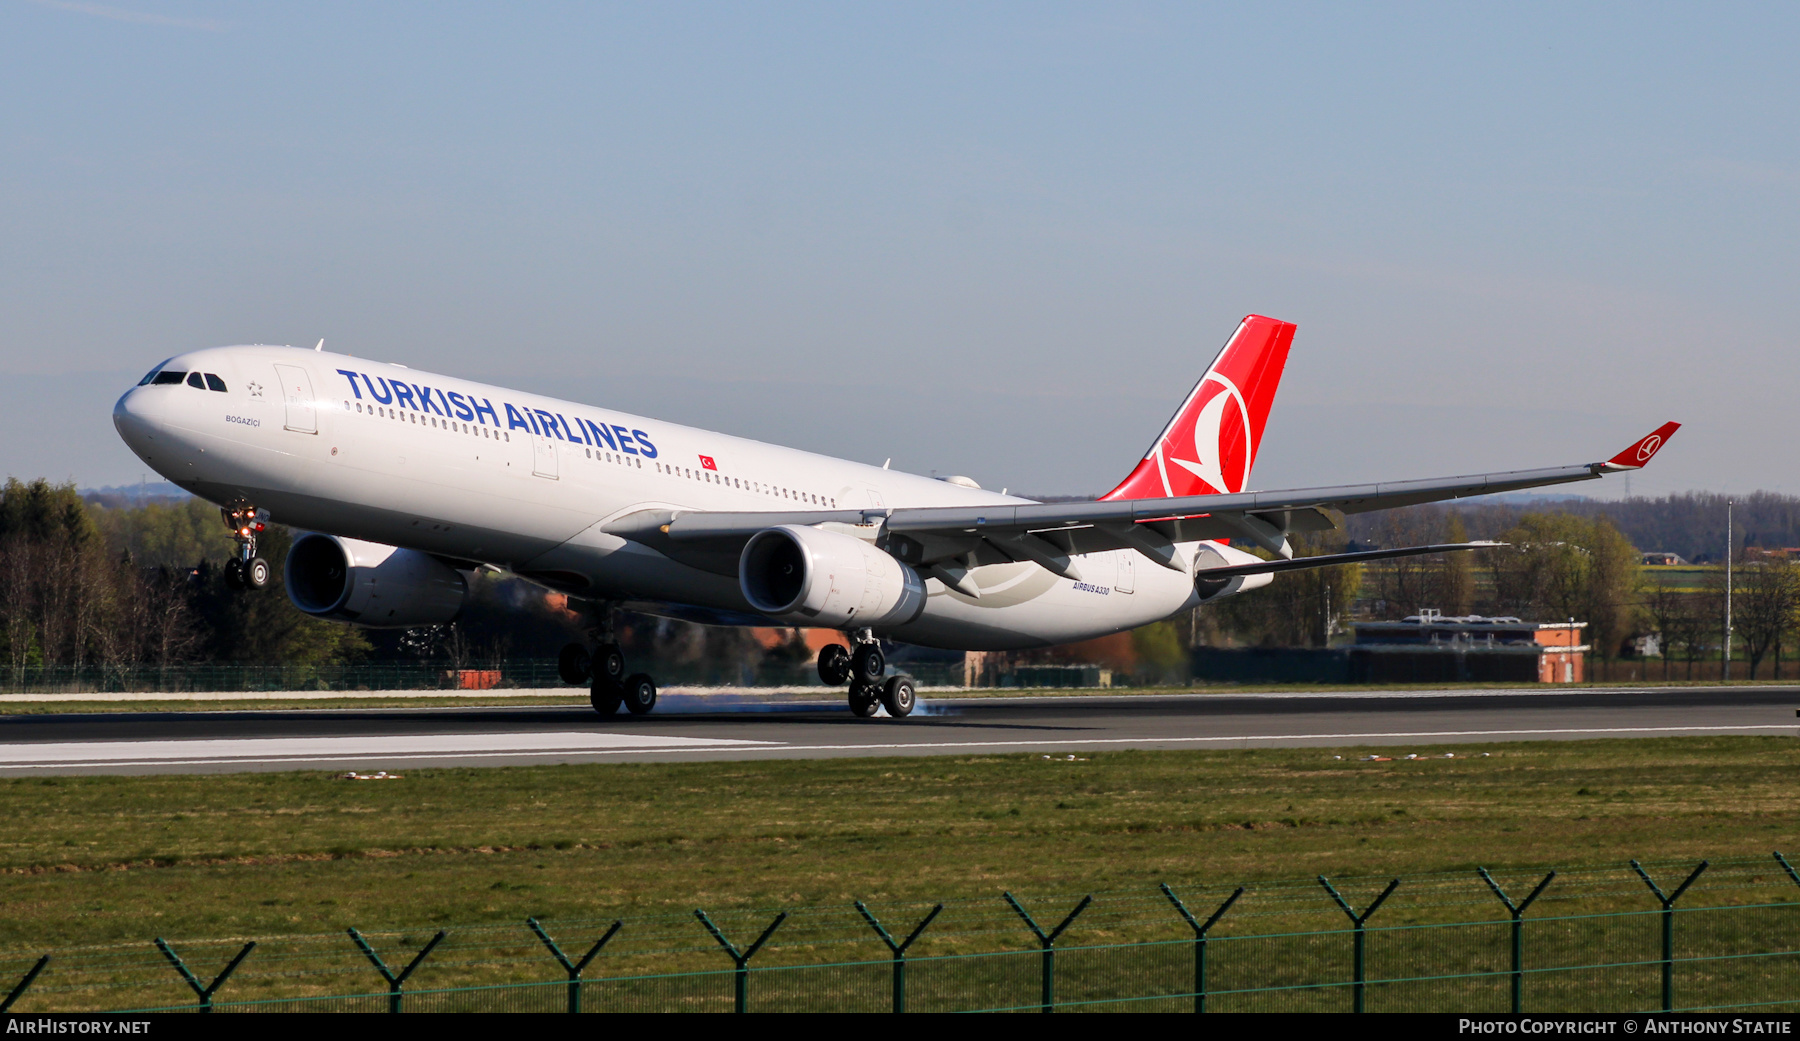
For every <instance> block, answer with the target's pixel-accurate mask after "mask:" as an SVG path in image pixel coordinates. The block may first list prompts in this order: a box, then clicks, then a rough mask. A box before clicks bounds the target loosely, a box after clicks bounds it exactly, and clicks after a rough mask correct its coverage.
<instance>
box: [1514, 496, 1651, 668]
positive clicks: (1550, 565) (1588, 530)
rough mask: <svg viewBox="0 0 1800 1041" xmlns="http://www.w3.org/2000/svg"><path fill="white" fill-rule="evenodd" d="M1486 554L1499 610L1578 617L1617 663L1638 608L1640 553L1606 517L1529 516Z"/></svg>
mask: <svg viewBox="0 0 1800 1041" xmlns="http://www.w3.org/2000/svg"><path fill="white" fill-rule="evenodd" d="M1501 541H1503V542H1506V543H1508V546H1506V547H1503V548H1500V549H1496V550H1491V551H1487V552H1485V553H1483V557H1484V558H1485V560H1484V564H1485V566H1486V567H1487V568H1488V569H1489V571H1490V572H1491V574H1492V578H1493V585H1494V599H1495V602H1496V605H1497V606H1498V609H1499V613H1502V614H1514V615H1519V616H1521V617H1530V616H1533V615H1536V616H1537V617H1539V618H1548V619H1563V618H1574V619H1576V620H1578V621H1585V622H1587V624H1588V636H1589V643H1590V644H1592V646H1593V647H1594V649H1595V651H1596V652H1598V656H1599V658H1600V660H1601V662H1602V663H1603V664H1604V663H1610V661H1611V660H1612V658H1613V657H1614V656H1616V655H1617V654H1618V651H1619V645H1620V643H1621V642H1622V641H1623V640H1624V639H1625V636H1626V635H1627V634H1628V633H1629V632H1630V631H1631V628H1632V622H1633V620H1634V617H1635V615H1636V613H1637V609H1638V595H1637V593H1638V583H1639V581H1640V573H1639V568H1638V559H1639V558H1638V552H1637V550H1636V548H1634V547H1633V546H1632V545H1631V542H1630V541H1629V540H1627V539H1626V538H1625V536H1624V535H1623V534H1621V533H1620V532H1619V529H1618V528H1616V527H1614V526H1613V524H1612V522H1611V521H1609V520H1607V519H1606V518H1604V517H1594V518H1591V519H1590V518H1583V517H1576V516H1572V515H1570V514H1566V513H1528V514H1526V515H1524V516H1522V517H1520V518H1519V523H1518V525H1517V526H1515V527H1514V528H1513V529H1512V530H1510V531H1508V532H1506V533H1505V534H1504V535H1502V536H1501Z"/></svg>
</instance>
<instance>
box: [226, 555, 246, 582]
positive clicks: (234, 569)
mask: <svg viewBox="0 0 1800 1041" xmlns="http://www.w3.org/2000/svg"><path fill="white" fill-rule="evenodd" d="M225 586H226V588H228V589H242V588H244V562H243V561H241V560H239V559H237V558H236V557H232V558H231V559H230V560H227V561H226V562H225Z"/></svg>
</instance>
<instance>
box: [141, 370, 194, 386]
mask: <svg viewBox="0 0 1800 1041" xmlns="http://www.w3.org/2000/svg"><path fill="white" fill-rule="evenodd" d="M186 376H187V373H185V372H159V373H157V374H156V378H155V379H153V380H151V381H150V382H151V383H152V384H153V385H155V386H158V387H162V386H166V385H168V384H170V383H180V382H181V381H182V380H183V379H184V378H186Z"/></svg>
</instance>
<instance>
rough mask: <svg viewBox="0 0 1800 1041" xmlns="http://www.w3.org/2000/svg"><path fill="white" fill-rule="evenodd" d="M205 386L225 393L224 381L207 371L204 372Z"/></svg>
mask: <svg viewBox="0 0 1800 1041" xmlns="http://www.w3.org/2000/svg"><path fill="white" fill-rule="evenodd" d="M206 388H207V389H208V390H216V391H218V392H219V393H221V394H223V393H225V381H224V380H222V379H220V378H219V377H217V376H214V375H213V374H212V373H210V372H209V373H207V374H206Z"/></svg>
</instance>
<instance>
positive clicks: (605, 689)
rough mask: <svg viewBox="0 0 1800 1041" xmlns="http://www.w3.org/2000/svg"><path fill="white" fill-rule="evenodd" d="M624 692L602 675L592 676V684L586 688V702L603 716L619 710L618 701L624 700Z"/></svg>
mask: <svg viewBox="0 0 1800 1041" xmlns="http://www.w3.org/2000/svg"><path fill="white" fill-rule="evenodd" d="M624 697H625V692H624V691H623V690H621V689H620V688H619V685H618V684H617V683H613V682H612V681H610V680H608V679H607V678H606V677H604V676H596V677H594V684H593V686H591V687H589V688H588V703H589V704H591V705H593V706H594V711H595V712H598V713H600V714H601V715H603V716H610V715H613V714H615V713H617V712H618V711H619V702H620V701H622V700H624Z"/></svg>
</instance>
